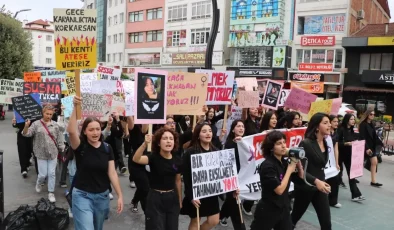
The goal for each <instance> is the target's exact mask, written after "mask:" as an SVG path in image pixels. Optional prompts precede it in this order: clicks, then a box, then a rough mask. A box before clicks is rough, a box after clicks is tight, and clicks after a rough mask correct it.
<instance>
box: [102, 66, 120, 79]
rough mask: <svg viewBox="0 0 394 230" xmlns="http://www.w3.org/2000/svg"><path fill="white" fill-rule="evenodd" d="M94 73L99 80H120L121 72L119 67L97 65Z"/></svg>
mask: <svg viewBox="0 0 394 230" xmlns="http://www.w3.org/2000/svg"><path fill="white" fill-rule="evenodd" d="M96 73H97V76H98V79H99V80H113V81H117V80H120V75H121V74H122V70H121V69H115V68H111V67H105V66H97V69H96Z"/></svg>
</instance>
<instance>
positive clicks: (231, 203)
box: [220, 192, 243, 230]
mask: <svg viewBox="0 0 394 230" xmlns="http://www.w3.org/2000/svg"><path fill="white" fill-rule="evenodd" d="M229 217H230V218H231V222H232V223H233V227H234V230H242V225H243V224H242V223H241V217H240V215H239V208H238V203H237V199H235V198H234V196H233V192H229V193H227V194H226V199H225V201H224V203H223V205H222V209H221V210H220V219H223V218H229Z"/></svg>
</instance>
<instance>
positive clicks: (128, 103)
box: [122, 81, 134, 116]
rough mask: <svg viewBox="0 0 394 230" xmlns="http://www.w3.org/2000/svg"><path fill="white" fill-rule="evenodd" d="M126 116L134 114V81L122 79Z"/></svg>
mask: <svg viewBox="0 0 394 230" xmlns="http://www.w3.org/2000/svg"><path fill="white" fill-rule="evenodd" d="M122 83H123V89H124V91H125V110H126V111H125V113H126V116H134V81H123V82H122Z"/></svg>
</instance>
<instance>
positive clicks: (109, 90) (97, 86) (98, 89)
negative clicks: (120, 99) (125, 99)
mask: <svg viewBox="0 0 394 230" xmlns="http://www.w3.org/2000/svg"><path fill="white" fill-rule="evenodd" d="M116 84H117V82H116V81H107V80H97V81H92V93H93V94H102V95H105V94H113V93H116V92H117V87H116Z"/></svg>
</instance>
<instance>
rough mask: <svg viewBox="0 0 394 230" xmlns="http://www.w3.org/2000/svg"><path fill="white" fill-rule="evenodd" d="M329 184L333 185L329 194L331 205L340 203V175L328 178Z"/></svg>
mask: <svg viewBox="0 0 394 230" xmlns="http://www.w3.org/2000/svg"><path fill="white" fill-rule="evenodd" d="M326 182H327V184H329V185H330V186H331V193H330V194H328V203H329V204H330V205H331V206H334V205H336V204H338V193H339V184H340V175H339V174H338V175H336V176H334V177H331V178H330V179H327V181H326Z"/></svg>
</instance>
